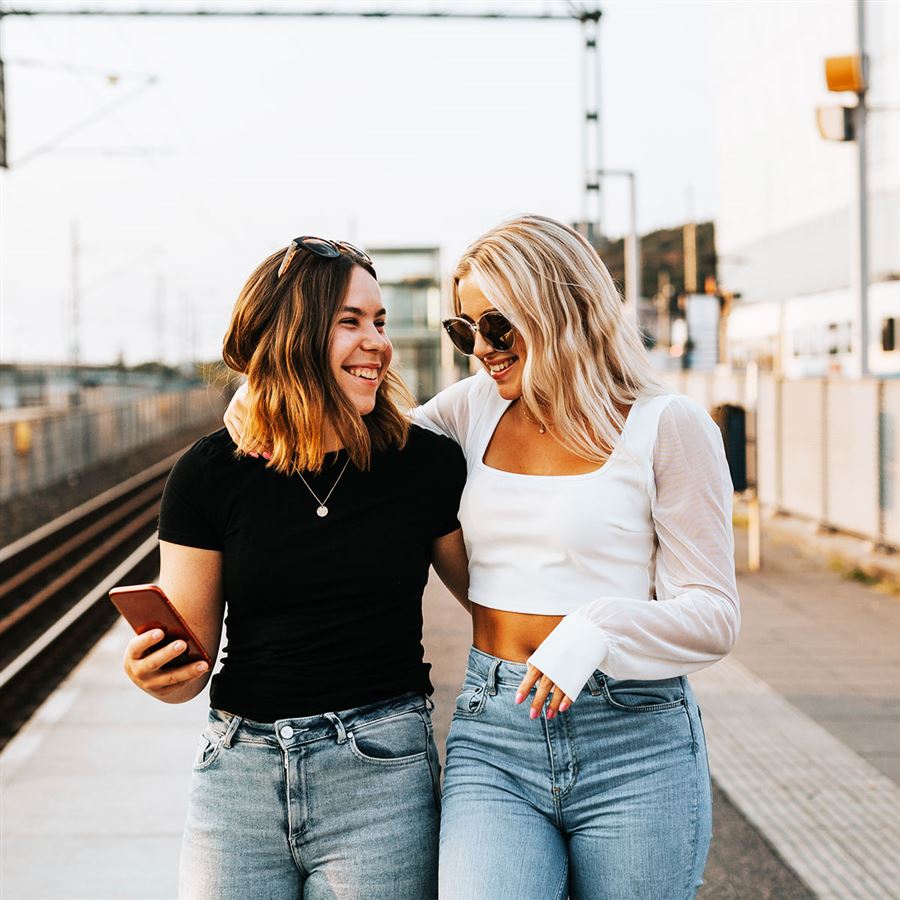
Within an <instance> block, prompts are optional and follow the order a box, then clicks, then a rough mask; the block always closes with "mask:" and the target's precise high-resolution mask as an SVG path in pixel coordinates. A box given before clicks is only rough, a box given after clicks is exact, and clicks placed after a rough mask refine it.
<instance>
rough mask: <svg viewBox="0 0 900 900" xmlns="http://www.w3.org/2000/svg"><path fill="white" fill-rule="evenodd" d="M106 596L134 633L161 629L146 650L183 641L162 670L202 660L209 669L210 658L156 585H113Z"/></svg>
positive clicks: (157, 648) (210, 665) (210, 664)
mask: <svg viewBox="0 0 900 900" xmlns="http://www.w3.org/2000/svg"><path fill="white" fill-rule="evenodd" d="M109 599H110V600H112V602H113V603H114V604H115V606H116V609H118V610H119V612H120V613H122V615H123V616H124V617H125V620H126V621H127V622H128V624H129V625H131V627H132V628H133V629H134V630H135V632H136V633H137V634H144V633H145V632H147V631H152V630H153V629H154V628H161V629H162V630H163V632H164V633H165V637H163V639H162V640H161V641H160V642H159V643H158V644H154V645H153V648H152V650H151V651H150V652H153V650H159V648H160V647H164V646H165V645H166V644H171V643H172V641H177V640H182V641H184V642H185V644H187V649H186V650H185V651H184V653H182V654H180V655H179V656H176V657H175V659H173V660H172V661H171V662H168V663H166V664H165V665H164V666H163V669H174V668H177V667H178V666H184V665H187V664H188V663H195V662H205V663H206V664H207V665H208V666H209V667H210V668H212V660H211V659H210V658H209V654H208V653H207V652H206V650H205V648H204V647H203V644H201V643H200V641H198V640H197V638H196V637H195V636H194V633H193V632H192V631H191V629H190V628H189V627H188V624H187V622H185V621H184V619H182V618H181V615H180V614H179V612H178V610H177V609H175V607H174V606H172V602H171V601H170V600H169V598H168V597H167V596H166V595H165V593H164V592H163V589H162V588H161V587H159V585H156V584H132V585H125V586H123V587H117V588H113V589H112V590H111V591H110V592H109Z"/></svg>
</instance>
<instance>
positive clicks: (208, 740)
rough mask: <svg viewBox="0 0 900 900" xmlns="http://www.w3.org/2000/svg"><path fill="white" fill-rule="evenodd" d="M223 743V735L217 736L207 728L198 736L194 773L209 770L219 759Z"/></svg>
mask: <svg viewBox="0 0 900 900" xmlns="http://www.w3.org/2000/svg"><path fill="white" fill-rule="evenodd" d="M224 743H225V733H224V732H222V733H221V734H219V733H218V732H216V731H213V730H212V729H211V728H207V729H206V730H205V731H204V732H203V734H201V735H200V742H199V744H198V745H197V752H196V754H195V755H194V766H193V768H194V771H195V772H202V771H203V770H204V769H207V768H209V767H210V766H211V765H212V764H213V763H214V762H215V761H216V760H217V759H218V757H219V752H220V751H221V750H222V745H223V744H224Z"/></svg>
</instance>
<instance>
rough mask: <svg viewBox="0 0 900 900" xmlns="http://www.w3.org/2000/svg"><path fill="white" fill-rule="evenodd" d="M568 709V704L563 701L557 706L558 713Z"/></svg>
mask: <svg viewBox="0 0 900 900" xmlns="http://www.w3.org/2000/svg"><path fill="white" fill-rule="evenodd" d="M568 708H569V704H568V703H566V701H565V700H563V702H562V703H560V704H559V711H560V712H565V711H566V710H567V709H568Z"/></svg>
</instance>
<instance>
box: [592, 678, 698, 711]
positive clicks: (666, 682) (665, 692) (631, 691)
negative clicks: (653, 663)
mask: <svg viewBox="0 0 900 900" xmlns="http://www.w3.org/2000/svg"><path fill="white" fill-rule="evenodd" d="M602 691H603V696H604V698H605V699H606V702H607V703H609V704H610V706H614V707H615V708H616V709H621V710H624V711H626V712H635V713H645V712H664V711H665V710H667V709H679V708H680V707H683V706H684V705H685V699H684V682H683V680H682V679H681V678H666V679H663V680H661V681H616V680H615V679H612V678H608V677H605V678H604V679H603V684H602Z"/></svg>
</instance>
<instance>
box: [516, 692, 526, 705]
mask: <svg viewBox="0 0 900 900" xmlns="http://www.w3.org/2000/svg"><path fill="white" fill-rule="evenodd" d="M524 699H525V695H524V694H523V693H522V692H521V691H516V703H521V702H522V701H523V700H524Z"/></svg>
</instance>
